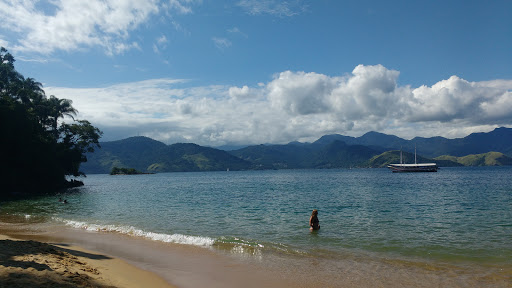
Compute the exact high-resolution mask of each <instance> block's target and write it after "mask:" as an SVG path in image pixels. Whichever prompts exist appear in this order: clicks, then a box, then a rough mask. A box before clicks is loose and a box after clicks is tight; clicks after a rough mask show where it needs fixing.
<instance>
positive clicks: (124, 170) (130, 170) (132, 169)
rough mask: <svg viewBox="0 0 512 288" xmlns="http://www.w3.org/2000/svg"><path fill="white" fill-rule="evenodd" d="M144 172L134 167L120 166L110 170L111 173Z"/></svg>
mask: <svg viewBox="0 0 512 288" xmlns="http://www.w3.org/2000/svg"><path fill="white" fill-rule="evenodd" d="M136 174H142V172H140V171H137V170H135V169H134V168H119V167H114V168H112V170H110V175H136Z"/></svg>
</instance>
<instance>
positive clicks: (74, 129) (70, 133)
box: [57, 120, 103, 176]
mask: <svg viewBox="0 0 512 288" xmlns="http://www.w3.org/2000/svg"><path fill="white" fill-rule="evenodd" d="M76 122H77V123H73V124H66V123H63V124H62V125H61V126H60V128H59V130H58V132H59V133H60V140H59V143H57V145H58V146H57V147H58V148H59V149H58V151H59V152H60V153H59V158H60V160H61V162H62V164H63V167H64V168H65V170H64V172H65V174H66V175H72V176H80V175H83V173H82V172H80V171H79V168H80V164H81V163H82V162H87V157H86V156H85V153H87V152H94V147H95V146H96V147H100V144H99V139H100V137H101V135H102V134H103V133H102V132H101V131H100V130H99V129H98V128H96V127H94V126H92V125H91V123H90V122H89V121H87V120H78V121H76Z"/></svg>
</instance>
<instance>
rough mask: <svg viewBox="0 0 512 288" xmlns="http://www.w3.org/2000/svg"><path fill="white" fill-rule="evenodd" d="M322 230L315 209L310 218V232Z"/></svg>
mask: <svg viewBox="0 0 512 288" xmlns="http://www.w3.org/2000/svg"><path fill="white" fill-rule="evenodd" d="M319 229H320V221H318V210H316V209H314V210H313V212H312V213H311V217H309V230H311V231H314V230H319Z"/></svg>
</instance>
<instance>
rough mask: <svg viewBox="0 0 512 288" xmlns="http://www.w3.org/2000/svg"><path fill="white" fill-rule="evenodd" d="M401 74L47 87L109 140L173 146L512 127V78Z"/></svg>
mask: <svg viewBox="0 0 512 288" xmlns="http://www.w3.org/2000/svg"><path fill="white" fill-rule="evenodd" d="M399 75H400V73H399V72H398V71H396V70H390V69H387V68H386V67H384V66H382V65H374V66H364V65H359V66H357V67H355V68H354V70H353V71H352V72H351V73H348V74H346V75H342V76H328V75H324V74H319V73H314V72H309V73H306V72H301V71H295V72H294V71H284V72H281V73H278V74H276V75H274V77H273V78H272V79H271V80H270V81H269V82H268V83H263V84H261V83H260V84H259V85H255V86H254V87H250V86H243V87H229V86H222V85H220V86H206V87H194V86H193V85H192V84H193V83H191V82H189V81H186V80H180V79H154V80H147V81H140V82H134V83H124V84H118V85H113V86H110V87H103V88H87V89H78V88H63V87H47V88H46V89H45V90H46V92H47V93H48V95H55V96H57V97H59V98H68V99H71V100H73V103H74V106H75V108H77V109H78V110H79V112H80V114H79V116H80V117H81V118H85V119H88V120H90V121H91V122H92V123H93V124H94V125H97V126H98V127H100V128H101V129H103V130H104V131H105V135H104V140H116V139H121V138H126V137H130V136H136V135H145V136H148V137H151V138H154V139H157V140H161V141H163V142H165V143H176V142H193V143H197V144H200V145H209V146H220V145H234V144H240V145H242V144H243V145H245V144H261V143H287V142H290V141H295V140H299V141H314V140H316V139H318V138H319V137H321V136H323V135H325V134H333V133H339V134H344V135H352V136H360V135H362V134H364V133H366V132H368V131H379V132H383V133H388V134H394V135H398V136H400V137H404V138H408V139H410V138H413V137H415V136H423V137H430V136H438V135H439V136H445V137H448V138H454V137H464V136H466V135H468V134H470V133H472V132H480V131H490V130H492V129H493V128H495V127H498V126H512V80H496V81H485V82H469V81H466V80H464V79H461V78H459V77H457V76H452V77H450V78H449V79H446V80H441V81H439V82H437V83H436V84H434V85H432V86H431V87H428V86H421V87H417V88H412V87H410V86H407V85H406V86H400V85H398V84H397V83H398V77H399Z"/></svg>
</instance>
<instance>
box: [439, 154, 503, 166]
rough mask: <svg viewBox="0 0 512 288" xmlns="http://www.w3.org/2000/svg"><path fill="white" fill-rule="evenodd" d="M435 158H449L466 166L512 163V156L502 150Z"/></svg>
mask: <svg viewBox="0 0 512 288" xmlns="http://www.w3.org/2000/svg"><path fill="white" fill-rule="evenodd" d="M434 159H435V160H449V161H453V162H456V163H459V164H462V165H464V166H504V165H512V158H510V157H508V156H506V155H504V154H503V153H500V152H488V153H483V154H472V155H467V156H463V157H455V156H449V155H443V156H439V157H436V158H434Z"/></svg>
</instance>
